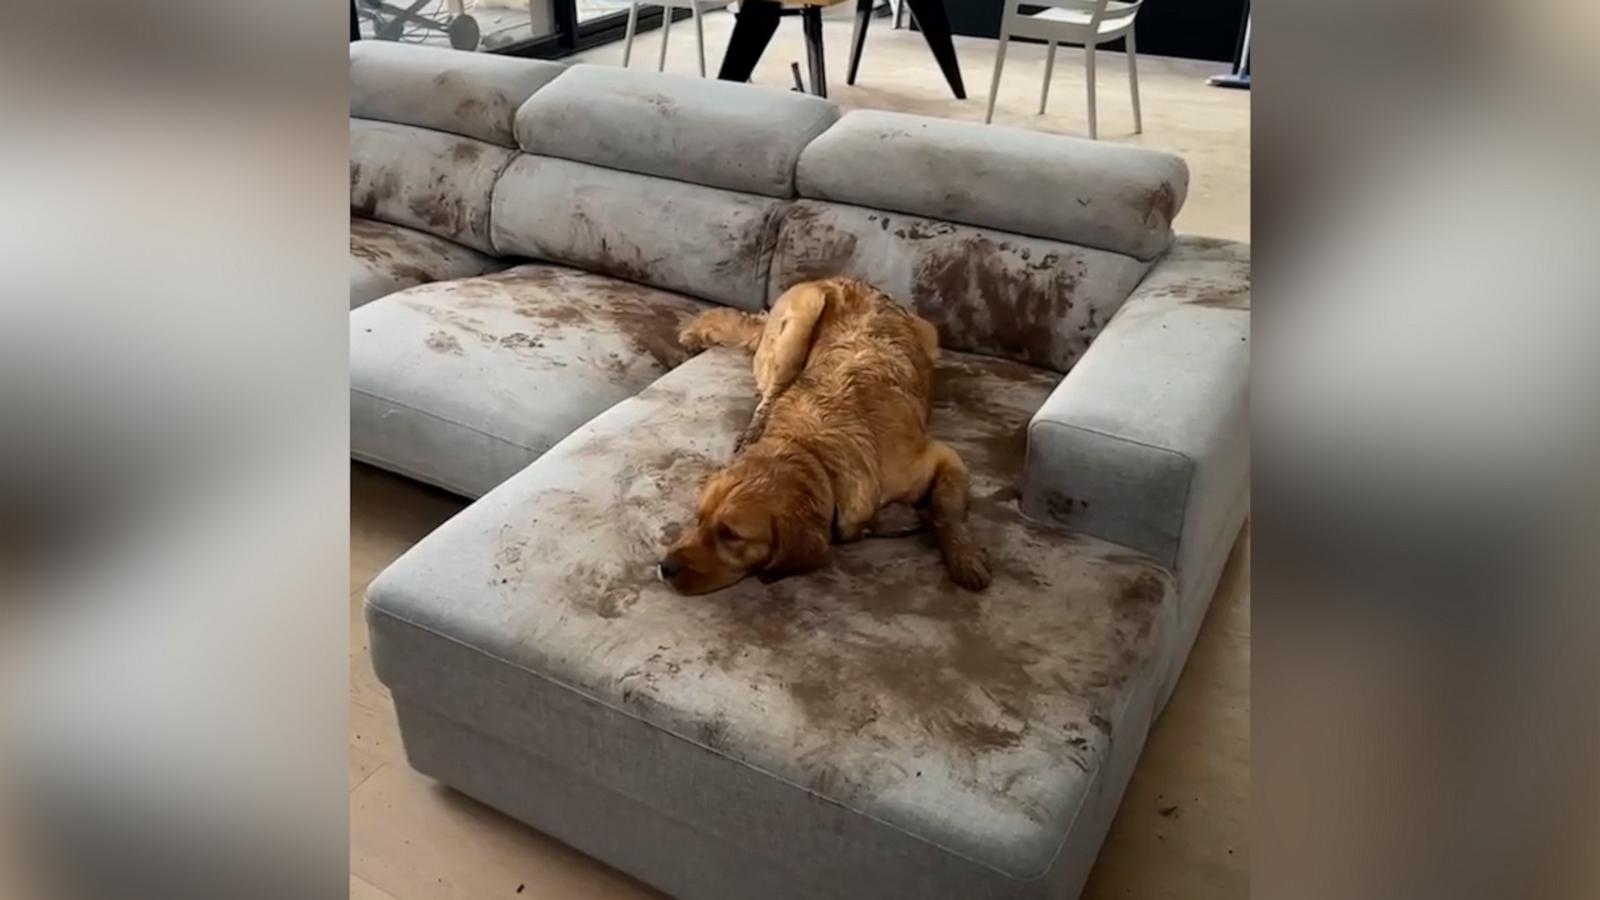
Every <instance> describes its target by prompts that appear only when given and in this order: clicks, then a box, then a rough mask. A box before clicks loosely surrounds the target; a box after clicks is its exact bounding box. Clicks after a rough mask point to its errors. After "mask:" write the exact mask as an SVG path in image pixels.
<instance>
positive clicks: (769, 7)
mask: <svg viewBox="0 0 1600 900" xmlns="http://www.w3.org/2000/svg"><path fill="white" fill-rule="evenodd" d="M782 12H783V9H782V7H780V6H779V5H778V4H776V3H772V2H769V0H745V2H742V3H740V4H739V15H738V17H737V18H736V19H735V20H734V23H733V34H731V35H729V36H728V50H727V52H726V53H724V54H723V55H722V68H721V69H720V70H719V71H718V72H717V77H718V78H720V79H722V80H723V81H739V82H744V81H749V80H750V73H752V72H754V71H755V70H756V63H758V62H760V61H761V54H762V53H763V52H764V51H765V50H766V49H767V44H768V42H770V41H771V40H772V34H773V32H775V31H777V30H778V20H779V19H780V18H781V16H782Z"/></svg>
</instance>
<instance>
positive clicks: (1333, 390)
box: [0, 0, 1600, 900]
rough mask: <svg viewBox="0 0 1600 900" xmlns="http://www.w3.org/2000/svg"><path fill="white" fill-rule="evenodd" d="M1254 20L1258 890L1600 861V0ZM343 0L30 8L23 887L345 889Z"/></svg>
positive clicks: (1497, 893) (6, 259)
mask: <svg viewBox="0 0 1600 900" xmlns="http://www.w3.org/2000/svg"><path fill="white" fill-rule="evenodd" d="M464 8H465V7H464ZM576 8H577V9H578V10H579V12H578V15H579V16H580V18H582V17H586V16H590V15H591V14H592V15H593V16H594V17H596V19H598V18H600V17H604V16H605V15H607V14H610V13H611V12H613V11H614V8H612V7H606V6H601V5H595V6H587V5H584V4H579V5H578V7H576ZM472 12H473V15H474V16H482V19H483V21H484V22H485V23H494V22H500V23H502V24H503V26H504V28H505V31H504V32H501V31H499V30H497V29H499V28H500V27H501V25H495V24H486V27H485V32H486V34H501V33H504V34H507V35H510V36H511V37H509V38H507V39H508V40H522V39H524V38H527V39H537V38H538V37H539V36H540V29H541V28H544V29H548V27H549V26H548V25H546V24H541V20H540V19H539V11H538V10H533V11H530V10H529V8H528V7H527V6H526V5H523V6H512V5H507V6H505V7H498V6H492V5H489V4H474V5H473V6H472ZM1257 12H1258V13H1259V15H1257V16H1256V20H1255V23H1254V28H1255V36H1254V39H1253V52H1254V61H1253V66H1252V68H1253V69H1256V70H1259V79H1258V81H1257V83H1256V85H1255V88H1254V90H1255V94H1254V95H1253V97H1254V101H1255V111H1254V113H1255V115H1254V128H1255V139H1256V141H1257V144H1256V146H1255V150H1254V157H1255V158H1254V160H1253V165H1254V171H1255V173H1256V176H1255V177H1256V182H1255V188H1254V196H1255V198H1256V209H1255V211H1254V214H1253V221H1254V225H1253V232H1254V240H1255V243H1256V247H1255V252H1254V258H1255V260H1256V265H1257V270H1258V271H1257V273H1256V276H1255V289H1254V292H1255V294H1256V302H1254V304H1253V306H1254V309H1255V312H1256V314H1257V316H1258V318H1257V319H1256V320H1255V334H1256V339H1255V340H1254V341H1253V346H1255V347H1256V348H1258V355H1257V358H1256V360H1255V368H1254V404H1255V413H1254V414H1255V418H1256V431H1257V440H1256V451H1255V452H1256V473H1257V477H1256V488H1255V506H1254V516H1255V524H1254V526H1253V528H1252V532H1253V535H1254V541H1255V546H1254V553H1253V558H1254V559H1255V560H1256V565H1257V567H1258V569H1259V572H1258V573H1257V574H1256V575H1255V576H1254V579H1255V583H1256V584H1257V585H1258V588H1257V590H1256V594H1255V596H1256V602H1255V604H1254V626H1253V627H1254V639H1255V652H1254V657H1253V666H1254V679H1255V686H1256V690H1255V696H1254V698H1253V716H1254V735H1253V768H1254V772H1255V778H1254V785H1253V792H1254V798H1253V813H1252V816H1253V819H1254V825H1255V827H1254V837H1253V846H1252V847H1251V848H1250V852H1251V854H1252V861H1253V866H1254V870H1255V871H1254V885H1253V892H1254V893H1257V894H1259V895H1260V896H1262V897H1287V896H1293V897H1299V898H1310V900H1320V898H1361V900H1384V898H1407V900H1416V898H1424V900H1426V898H1435V897H1437V898H1452V900H1460V898H1468V900H1470V898H1478V897H1483V898H1490V897H1518V898H1521V897H1549V898H1568V897H1570V898H1588V897H1595V896H1600V778H1597V774H1596V767H1595V765H1594V760H1596V759H1597V758H1600V754H1597V751H1600V721H1597V720H1600V697H1597V696H1596V691H1597V686H1600V671H1597V669H1600V663H1597V660H1600V653H1597V652H1596V647H1597V646H1600V642H1597V638H1600V627H1597V626H1600V621H1597V620H1600V605H1597V603H1596V598H1595V593H1596V592H1595V584H1596V581H1595V576H1596V575H1597V574H1600V573H1597V572H1596V571H1595V569H1596V568H1597V564H1596V559H1597V558H1600V554H1597V553H1596V552H1595V549H1596V536H1597V534H1600V530H1597V526H1600V523H1597V522H1596V517H1597V510H1600V502H1597V501H1600V483H1597V482H1600V466H1597V464H1596V463H1597V460H1600V456H1597V454H1596V448H1597V446H1600V441H1597V438H1600V398H1597V397H1596V392H1597V387H1600V354H1597V353H1596V351H1595V348H1594V345H1595V342H1596V339H1597V336H1600V312H1597V311H1600V297H1597V296H1596V287H1595V286H1596V285H1597V284H1600V271H1597V268H1600V252H1597V251H1600V228H1597V225H1596V213H1595V210H1596V209H1600V170H1597V168H1596V165H1595V160H1596V159H1597V152H1596V150H1597V147H1600V143H1597V137H1600V131H1597V126H1600V123H1597V121H1596V115H1597V112H1600V97H1597V96H1596V94H1597V90H1600V68H1597V64H1596V63H1597V58H1600V57H1597V54H1596V53H1595V47H1596V46H1597V42H1600V4H1595V3H1593V2H1592V0H1549V2H1546V3H1541V4H1536V5H1528V4H1512V3H1491V2H1484V0H1449V2H1446V0H1391V2H1385V3H1377V2H1374V0H1355V2H1346V3H1340V4H1325V3H1309V2H1302V0H1284V2H1282V3H1278V4H1273V5H1272V6H1271V7H1270V8H1263V9H1260V10H1257ZM502 15H503V18H501V17H502ZM349 17H350V8H349V6H348V5H344V4H337V3H329V2H326V0H317V2H308V0H292V2H284V3H273V4H263V3H245V2H221V3H217V2H212V3H204V4H202V3H195V2H186V0H176V2H159V3H157V2H145V3H139V2H136V3H110V2H104V0H84V2H79V3H76V4H71V5H65V4H30V5H24V6H21V7H20V8H14V9H9V10H8V11H7V23H6V26H5V28H4V29H0V121H3V122H4V123H5V126H4V127H3V128H0V596H3V598H4V599H3V602H0V717H3V718H0V896H5V897H18V898H28V900H32V898H41V900H56V898H62V900H65V898H79V897H83V898H88V897H117V898H143V897H151V898H157V897H159V898H185V897H196V898H200V897H206V898H216V897H246V898H248V897H257V896H259V897H276V898H287V897H294V898H317V897H332V896H344V895H345V894H346V892H347V890H348V882H347V877H348V876H347V865H346V859H345V853H346V846H347V844H346V841H347V834H346V828H347V826H346V815H347V810H346V808H345V807H346V790H345V787H346V779H347V774H348V768H347V761H346V756H345V755H346V753H347V735H348V731H347V723H346V715H347V713H346V692H347V689H348V688H347V685H348V677H347V666H348V657H347V654H348V649H349V648H348V642H347V632H346V629H347V628H348V618H347V617H348V607H347V603H346V595H347V594H348V591H349V589H350V588H349V585H348V582H347V578H348V573H347V544H346V542H347V530H346V517H347V506H348V483H347V481H348V463H347V462H346V459H347V444H346V436H345V435H346V425H347V423H346V418H345V416H346V397H347V393H346V384H345V354H346V340H347V335H346V328H347V323H348V316H347V303H346V300H345V299H344V298H345V294H346V292H347V273H346V249H345V243H344V234H345V229H346V223H347V214H348V210H347V209H346V208H345V202H344V200H343V199H342V198H343V196H344V193H345V190H344V185H345V181H346V161H345V152H346V150H345V141H346V133H347V130H346V124H345V122H346V117H347V107H346V100H345V84H346V48H345V42H346V41H347V40H348V36H349V35H348V31H349ZM362 27H367V28H370V27H372V23H371V22H365V24H363V25H362ZM522 28H526V29H527V32H526V35H524V34H522V32H520V31H519V29H522ZM490 39H491V38H489V37H485V39H484V40H485V42H486V43H487V42H488V41H489V40H490Z"/></svg>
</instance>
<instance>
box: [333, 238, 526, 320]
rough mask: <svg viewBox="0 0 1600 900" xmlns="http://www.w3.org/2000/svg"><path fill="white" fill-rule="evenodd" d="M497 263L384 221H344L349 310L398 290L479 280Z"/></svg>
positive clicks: (448, 243)
mask: <svg viewBox="0 0 1600 900" xmlns="http://www.w3.org/2000/svg"><path fill="white" fill-rule="evenodd" d="M502 265H503V263H501V262H499V261H498V260H496V259H495V258H494V257H491V256H485V255H484V254H482V253H479V252H477V251H476V250H472V249H469V248H467V247H463V246H461V245H460V244H457V243H454V242H451V241H447V240H445V239H444V238H437V237H434V236H433V235H431V234H424V233H423V232H420V231H414V230H412V229H410V228H401V227H400V226H399V225H390V224H389V223H388V222H379V221H376V220H373V219H361V218H352V219H351V220H350V308H351V309H355V308H356V307H358V306H362V305H364V304H366V303H370V302H372V301H373V300H376V299H378V298H379V297H382V296H385V295H387V294H392V293H394V292H395V291H398V290H400V289H401V288H408V287H411V286H413V285H418V284H427V283H428V282H430V281H445V280H448V279H451V278H466V277H468V276H471V275H482V274H483V273H485V272H490V271H493V270H495V269H498V268H501V267H502Z"/></svg>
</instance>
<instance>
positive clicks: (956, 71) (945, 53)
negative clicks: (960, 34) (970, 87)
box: [904, 0, 967, 100]
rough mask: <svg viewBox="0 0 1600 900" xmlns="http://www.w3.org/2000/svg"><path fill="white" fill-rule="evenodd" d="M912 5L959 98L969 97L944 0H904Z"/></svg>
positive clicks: (941, 67) (930, 47) (918, 24)
mask: <svg viewBox="0 0 1600 900" xmlns="http://www.w3.org/2000/svg"><path fill="white" fill-rule="evenodd" d="M904 2H906V3H909V4H910V5H911V15H912V17H913V18H915V19H916V22H917V27H918V28H920V29H922V39H923V40H925V41H927V42H928V49H929V50H932V51H933V58H934V59H936V60H938V62H939V68H940V69H941V70H942V71H943V72H944V80H945V81H946V82H948V83H949V84H950V90H952V91H954V92H955V95H956V99H957V100H965V99H967V88H966V85H964V84H962V83H961V63H960V62H958V61H957V60H956V45H955V44H954V43H952V42H951V40H950V17H949V16H947V15H945V11H944V0H904Z"/></svg>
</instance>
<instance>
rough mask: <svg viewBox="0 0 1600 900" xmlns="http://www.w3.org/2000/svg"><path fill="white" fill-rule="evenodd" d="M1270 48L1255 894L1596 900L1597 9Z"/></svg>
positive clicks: (1398, 17) (1328, 23)
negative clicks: (1587, 899) (1584, 899)
mask: <svg viewBox="0 0 1600 900" xmlns="http://www.w3.org/2000/svg"><path fill="white" fill-rule="evenodd" d="M1255 15H1256V20H1255V33H1254V38H1255V40H1254V45H1255V46H1254V56H1253V66H1252V69H1253V75H1254V79H1253V92H1254V96H1253V103H1254V106H1253V112H1254V117H1253V122H1254V129H1255V131H1254V152H1253V162H1254V166H1255V169H1254V171H1255V180H1254V184H1253V196H1254V197H1255V198H1256V208H1255V210H1254V216H1253V233H1254V235H1255V247H1254V248H1253V251H1254V252H1253V257H1254V260H1255V270H1256V271H1255V273H1254V314H1255V316H1256V319H1255V322H1254V324H1253V331H1254V334H1255V336H1256V337H1255V340H1254V341H1253V342H1252V346H1253V347H1254V348H1255V350H1256V355H1255V359H1254V360H1253V362H1254V366H1253V369H1252V373H1253V379H1252V381H1253V384H1252V399H1253V405H1254V407H1255V408H1254V422H1255V439H1254V454H1255V455H1254V459H1255V478H1254V512H1253V515H1254V522H1253V526H1252V533H1253V535H1254V539H1255V547H1254V550H1255V556H1254V558H1255V560H1256V565H1257V567H1258V569H1259V571H1258V572H1257V573H1256V574H1255V577H1254V579H1253V584H1254V585H1255V590H1256V596H1255V598H1254V603H1253V622H1254V632H1253V638H1254V640H1253V655H1252V659H1253V665H1254V687H1255V690H1254V692H1253V693H1254V695H1255V696H1254V697H1253V698H1252V703H1253V706H1252V709H1253V716H1254V717H1253V719H1252V726H1253V727H1252V730H1253V741H1252V749H1253V760H1254V762H1253V793H1254V797H1253V808H1252V819H1253V824H1254V837H1253V842H1252V843H1253V846H1252V860H1253V866H1254V872H1253V883H1252V890H1253V893H1254V894H1255V895H1256V896H1260V897H1297V898H1306V900H1332V898H1340V900H1346V898H1356V897H1360V898H1365V900H1384V898H1396V900H1399V898H1406V900H1432V898H1439V900H1446V898H1448V900H1477V898H1498V897H1507V898H1510V897H1540V898H1572V900H1578V898H1592V897H1597V896H1600V775H1597V769H1596V766H1595V761H1596V759H1597V758H1600V754H1597V751H1600V721H1597V717H1600V696H1597V688H1600V652H1597V648H1600V628H1597V623H1600V605H1597V603H1596V599H1597V598H1596V583H1597V582H1596V579H1595V576H1596V575H1597V572H1596V568H1597V566H1596V559H1597V553H1596V549H1597V548H1596V536H1597V534H1600V531H1597V524H1600V523H1597V521H1596V518H1597V515H1596V513H1597V510H1600V503H1597V502H1596V501H1597V500H1600V491H1597V481H1600V454H1597V453H1596V449H1597V447H1600V441H1597V437H1600V396H1597V392H1600V354H1597V353H1596V350H1595V345H1596V341H1597V340H1600V291H1597V289H1596V285H1600V226H1597V222H1600V216H1597V211H1600V165H1597V162H1600V143H1597V136H1600V133H1597V121H1596V116H1597V113H1600V4H1596V3H1593V2H1591V0H1552V2H1547V3H1537V4H1527V3H1509V2H1505V3H1501V2H1493V3H1491V2H1483V0H1385V2H1381V3H1380V2H1377V0H1355V2H1340V3H1326V2H1309V0H1285V2H1281V3H1275V4H1259V5H1257V7H1256V10H1255Z"/></svg>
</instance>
